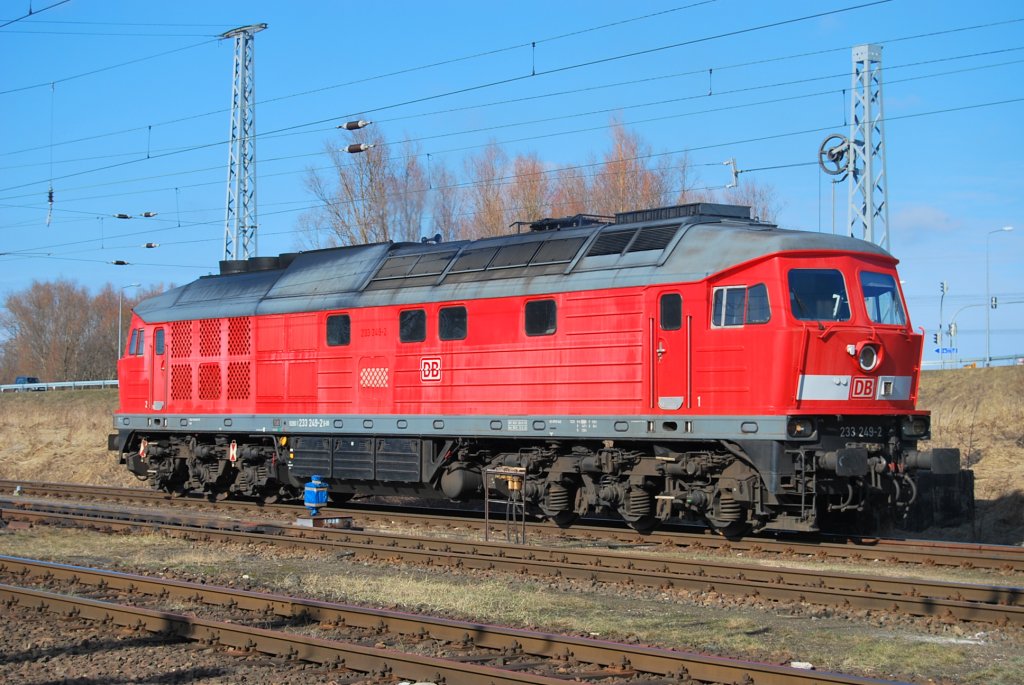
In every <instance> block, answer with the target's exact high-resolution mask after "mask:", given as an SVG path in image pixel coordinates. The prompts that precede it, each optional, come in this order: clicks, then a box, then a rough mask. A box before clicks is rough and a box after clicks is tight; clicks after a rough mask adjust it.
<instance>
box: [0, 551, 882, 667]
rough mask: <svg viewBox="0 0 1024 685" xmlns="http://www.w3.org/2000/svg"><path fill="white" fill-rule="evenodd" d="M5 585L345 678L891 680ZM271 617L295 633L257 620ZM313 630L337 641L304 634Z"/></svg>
mask: <svg viewBox="0 0 1024 685" xmlns="http://www.w3.org/2000/svg"><path fill="white" fill-rule="evenodd" d="M0 582H2V583H3V584H0V603H5V604H8V605H17V606H20V607H26V608H31V609H33V610H36V611H45V612H50V613H54V614H58V615H60V616H64V617H78V618H83V619H87V620H93V621H101V622H106V623H113V624H115V625H118V626H127V627H131V628H137V629H144V630H147V631H150V632H155V633H161V634H165V635H173V636H178V637H183V638H187V639H190V640H198V641H202V642H205V643H208V644H215V645H219V646H222V647H227V648H233V649H235V650H243V651H247V652H254V651H255V652H261V653H265V654H272V655H276V656H287V657H291V658H294V659H300V660H305V661H311V662H315V663H320V664H329V665H332V666H334V667H337V668H338V669H339V671H340V672H341V674H342V675H343V676H344V675H349V678H344V679H343V680H342V682H351V681H352V680H355V679H357V678H358V675H357V674H381V673H389V674H390V675H391V676H394V677H395V678H405V679H412V680H428V681H430V680H432V681H443V682H447V683H450V684H453V685H454V684H456V683H481V682H488V683H493V684H495V685H519V684H524V683H531V684H535V685H555V684H556V683H557V684H561V685H564V683H566V682H567V681H576V682H579V681H584V682H601V683H605V684H607V685H614V684H616V683H627V682H628V683H637V682H643V683H647V684H649V685H654V684H660V683H666V684H667V683H694V684H697V683H708V684H711V683H745V684H747V685H783V684H788V683H793V684H797V685H799V684H801V683H807V684H810V683H817V684H819V685H868V684H875V685H884V684H887V683H888V684H891V683H892V681H883V680H875V679H868V678H860V677H856V676H847V675H840V674H835V673H827V672H821V671H807V670H801V669H795V668H790V667H784V666H774V665H767V664H758V663H753V662H746V661H736V660H730V659H725V658H720V657H712V656H705V655H699V654H691V653H685V652H677V651H672V650H666V649H659V648H654V647H644V646H637V645H626V644H621V643H615V642H608V641H603V640H594V639H589V638H580V637H568V636H561V635H553V634H549V633H539V632H534V631H526V630H518V629H510V628H502V627H498V626H491V625H484V624H478V623H465V622H460V621H454V620H449V619H442V618H433V617H429V616H421V615H413V614H406V613H399V612H393V611H384V610H373V609H366V608H362V607H355V606H349V605H342V604H333V603H328V602H320V601H314V600H304V599H298V598H294V597H286V596H282V595H274V594H268V593H257V592H251V591H245V590H237V589H233V588H224V587H216V586H210V585H206V584H199V583H190V582H184V581H179V580H169V579H164V578H155V577H152V576H140V575H133V574H126V573H120V572H113V571H104V570H99V569H93V568H84V567H80V566H69V565H65V564H53V563H47V562H40V561H34V560H29V559H19V558H14V557H0ZM39 586H43V587H42V588H40V587H39ZM96 594H99V595H100V596H102V597H103V598H104V599H95V598H92V597H90V596H88V595H96ZM83 595H84V596H83ZM172 602H173V603H174V606H175V607H179V606H181V605H182V604H188V605H196V606H200V607H202V606H205V607H210V606H213V607H217V608H218V609H217V613H218V615H219V614H223V613H225V612H226V613H229V614H230V615H231V621H230V622H228V621H224V620H212V619H208V618H203V617H202V616H200V615H196V614H198V613H202V612H201V611H196V612H194V613H193V612H192V611H188V613H182V612H181V610H180V609H177V608H176V609H175V611H168V610H166V607H167V606H168V605H169V604H170V603H172ZM153 604H155V605H156V606H155V607H153V606H145V605H153ZM139 605H143V606H139ZM240 612H241V613H247V614H249V615H250V618H249V619H248V620H246V619H244V618H239V613H240ZM270 618H276V619H278V621H276V622H277V623H280V622H283V623H285V624H287V626H288V628H287V629H285V628H283V627H279V628H276V629H266V628H261V627H257V626H256V625H251V624H252V623H256V624H264V625H265V624H266V623H267V621H268V619H270ZM311 626H315V627H316V628H317V629H318V631H317V632H319V633H327V634H328V635H329V638H328V639H325V638H322V637H311V636H310V635H307V634H304V633H303V629H304V628H309V627H311ZM366 643H369V644H372V645H374V646H367V644H366ZM381 644H384V645H385V646H384V647H383V648H382V647H381V646H379V645H381ZM346 671H347V672H348V673H347V674H346V673H345V672H346Z"/></svg>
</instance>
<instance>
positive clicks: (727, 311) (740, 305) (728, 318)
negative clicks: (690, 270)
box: [711, 285, 747, 328]
mask: <svg viewBox="0 0 1024 685" xmlns="http://www.w3.org/2000/svg"><path fill="white" fill-rule="evenodd" d="M712 302H713V309H712V312H711V325H712V326H714V327H715V328H721V327H725V326H742V325H743V314H744V312H745V310H746V308H747V288H746V286H742V285H740V286H730V287H728V288H715V294H714V297H713V300H712Z"/></svg>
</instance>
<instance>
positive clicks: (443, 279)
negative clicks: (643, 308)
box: [135, 205, 888, 323]
mask: <svg viewBox="0 0 1024 685" xmlns="http://www.w3.org/2000/svg"><path fill="white" fill-rule="evenodd" d="M701 207H703V205H702V206H701ZM711 207H714V205H711ZM723 209H729V208H726V207H723ZM731 209H735V208H731ZM636 214H637V213H634V214H633V216H635V215H636ZM644 214H646V213H644ZM621 216H624V215H620V217H621ZM819 250H841V251H848V252H861V253H868V254H875V255H882V256H888V253H887V252H886V251H885V250H883V249H882V248H880V247H878V246H876V245H874V244H872V243H868V242H865V241H862V240H857V239H855V238H849V237H846V236H835V235H830V234H824V233H809V232H804V231H791V230H784V229H780V228H778V227H776V226H773V225H769V224H761V223H757V222H755V221H750V220H745V219H737V218H735V216H733V217H729V216H726V217H724V218H723V217H720V216H718V217H716V216H706V215H694V216H685V217H682V218H679V217H676V218H669V219H656V220H653V221H643V222H632V223H625V224H623V223H609V224H601V225H596V226H594V225H592V226H585V227H579V228H563V229H561V230H546V231H537V232H532V233H526V234H521V235H509V236H502V237H498V238H486V239H482V240H475V241H460V242H454V243H440V244H421V243H398V244H393V243H378V244H374V245H358V246H350V247H340V248H332V249H327V250H316V251H311V252H303V253H299V254H298V255H295V256H294V259H293V260H292V261H291V262H290V263H289V264H287V266H286V267H284V268H275V269H269V270H261V271H255V272H249V273H232V274H226V275H220V276H205V277H203V278H200V279H198V280H196V281H194V282H192V283H189V284H187V285H184V286H181V287H179V288H174V289H172V290H169V291H167V292H164V293H162V294H160V295H157V296H156V297H152V298H149V299H147V300H145V301H143V302H142V303H140V304H139V305H138V306H136V308H135V312H136V313H137V314H138V315H139V316H140V317H141V318H142V319H143V320H144V321H147V322H149V323H163V322H168V321H180V320H192V319H209V318H219V317H236V316H255V315H259V314H283V313H295V312H308V311H322V310H338V309H347V308H356V307H372V306H381V305H386V304H416V303H423V302H438V301H445V302H449V301H458V300H471V299H480V298H487V297H500V296H505V295H508V294H510V293H516V294H522V295H541V294H546V293H553V292H565V291H581V290H590V289H594V288H617V287H627V286H638V285H649V284H655V283H669V282H687V281H696V280H701V279H703V278H706V277H707V276H709V275H711V274H714V273H717V272H720V271H722V270H725V269H728V268H729V267H732V266H735V265H738V264H742V263H743V262H747V261H750V260H752V259H756V258H758V257H762V256H764V255H767V254H771V253H775V252H787V251H819ZM271 261H273V260H271ZM506 263H507V264H508V265H507V266H506Z"/></svg>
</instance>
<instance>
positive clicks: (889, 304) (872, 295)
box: [860, 271, 907, 326]
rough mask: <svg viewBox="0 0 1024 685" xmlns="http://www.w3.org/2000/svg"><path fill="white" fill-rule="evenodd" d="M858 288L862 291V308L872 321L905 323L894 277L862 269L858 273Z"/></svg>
mask: <svg viewBox="0 0 1024 685" xmlns="http://www.w3.org/2000/svg"><path fill="white" fill-rule="evenodd" d="M860 288H861V290H862V291H863V292H864V308H865V309H867V310H868V317H869V318H870V319H871V320H872V321H874V322H875V323H882V324H892V325H895V326H905V325H906V324H907V315H906V313H904V311H903V303H902V302H901V301H900V293H899V291H898V290H897V289H896V279H894V278H893V277H892V276H891V275H889V274H879V273H874V272H871V271H864V272H862V273H861V275H860Z"/></svg>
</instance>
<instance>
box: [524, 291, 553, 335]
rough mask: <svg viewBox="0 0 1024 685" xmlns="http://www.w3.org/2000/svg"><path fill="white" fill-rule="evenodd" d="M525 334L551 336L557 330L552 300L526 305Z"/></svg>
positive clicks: (535, 301) (537, 301)
mask: <svg viewBox="0 0 1024 685" xmlns="http://www.w3.org/2000/svg"><path fill="white" fill-rule="evenodd" d="M525 320H526V334H527V335H553V334H554V332H555V331H556V330H558V312H557V309H556V307H555V301H554V300H534V301H532V302H527V303H526V317H525Z"/></svg>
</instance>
